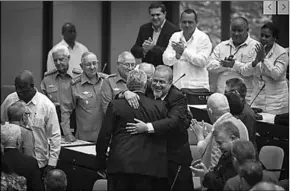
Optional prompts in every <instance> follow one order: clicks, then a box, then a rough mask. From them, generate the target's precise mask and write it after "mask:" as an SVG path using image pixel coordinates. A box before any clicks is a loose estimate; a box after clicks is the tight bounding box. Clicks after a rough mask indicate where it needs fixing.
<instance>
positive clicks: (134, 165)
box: [96, 70, 167, 190]
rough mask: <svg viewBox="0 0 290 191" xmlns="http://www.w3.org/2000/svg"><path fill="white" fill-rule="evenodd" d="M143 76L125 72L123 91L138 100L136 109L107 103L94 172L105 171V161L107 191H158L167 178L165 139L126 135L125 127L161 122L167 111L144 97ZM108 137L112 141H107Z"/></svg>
mask: <svg viewBox="0 0 290 191" xmlns="http://www.w3.org/2000/svg"><path fill="white" fill-rule="evenodd" d="M146 82H147V76H146V74H145V72H144V71H141V70H133V71H131V72H129V76H128V80H127V87H128V89H129V90H130V91H133V92H136V93H137V94H138V96H139V98H140V105H139V108H138V109H134V108H132V107H130V105H129V104H128V102H127V101H126V100H125V99H116V100H113V101H111V102H110V104H109V106H108V109H107V112H106V115H105V118H104V120H103V124H102V128H101V131H100V134H99V137H98V140H97V143H96V153H97V156H96V157H97V165H98V167H97V168H98V169H99V170H102V169H104V168H105V160H106V152H107V148H108V145H109V142H110V139H111V143H110V152H109V157H108V168H107V172H108V189H109V190H156V189H157V190H162V189H163V185H162V184H164V181H163V180H162V178H166V177H167V152H166V139H165V138H162V135H155V134H147V133H145V132H144V133H142V134H137V133H136V132H131V133H127V131H126V124H127V123H128V122H131V123H133V122H134V120H135V119H136V118H137V119H140V120H142V121H145V122H149V121H156V120H159V119H162V118H165V117H166V115H167V109H166V106H165V104H164V103H163V102H162V101H158V100H153V99H150V98H147V97H145V94H144V93H145V90H146ZM111 136H112V138H111Z"/></svg>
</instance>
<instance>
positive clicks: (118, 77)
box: [116, 73, 127, 83]
mask: <svg viewBox="0 0 290 191" xmlns="http://www.w3.org/2000/svg"><path fill="white" fill-rule="evenodd" d="M119 81H123V82H125V83H127V81H126V80H125V79H123V78H122V77H121V76H120V74H119V73H118V74H117V79H116V82H119Z"/></svg>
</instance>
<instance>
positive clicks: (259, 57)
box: [252, 43, 266, 67]
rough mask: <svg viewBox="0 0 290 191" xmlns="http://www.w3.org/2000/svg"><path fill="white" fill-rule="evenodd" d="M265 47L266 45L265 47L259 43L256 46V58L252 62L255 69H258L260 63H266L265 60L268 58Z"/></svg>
mask: <svg viewBox="0 0 290 191" xmlns="http://www.w3.org/2000/svg"><path fill="white" fill-rule="evenodd" d="M265 47H266V45H265V46H263V45H262V44H261V43H258V44H256V45H255V52H256V58H255V60H254V61H253V62H252V66H253V67H256V66H257V64H258V63H259V62H263V61H264V59H265V57H266V53H265Z"/></svg>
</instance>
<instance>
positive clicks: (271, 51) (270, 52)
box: [266, 42, 277, 58]
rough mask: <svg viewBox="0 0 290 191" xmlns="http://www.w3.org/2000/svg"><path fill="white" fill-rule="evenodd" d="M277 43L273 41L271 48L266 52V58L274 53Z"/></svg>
mask: <svg viewBox="0 0 290 191" xmlns="http://www.w3.org/2000/svg"><path fill="white" fill-rule="evenodd" d="M276 46H277V44H276V43H275V42H274V44H273V46H272V48H271V50H270V51H269V52H268V54H267V55H266V58H270V57H271V56H272V55H273V54H274V49H275V48H276Z"/></svg>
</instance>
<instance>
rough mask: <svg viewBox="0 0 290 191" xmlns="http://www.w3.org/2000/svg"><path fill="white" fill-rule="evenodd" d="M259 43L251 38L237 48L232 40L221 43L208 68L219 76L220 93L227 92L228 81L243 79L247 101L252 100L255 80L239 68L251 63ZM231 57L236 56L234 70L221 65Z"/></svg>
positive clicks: (218, 87) (214, 52)
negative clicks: (244, 74)
mask: <svg viewBox="0 0 290 191" xmlns="http://www.w3.org/2000/svg"><path fill="white" fill-rule="evenodd" d="M257 43H258V42H257V41H256V40H254V39H252V38H251V37H250V36H248V38H247V39H246V41H245V42H244V43H242V44H241V45H239V46H238V47H235V46H234V44H233V41H232V39H229V40H226V41H223V42H221V43H219V44H218V45H217V46H216V47H215V48H214V50H213V52H212V54H211V56H210V58H209V64H208V66H207V69H208V71H210V72H213V73H216V74H218V77H217V88H216V91H217V92H218V93H222V94H223V93H224V92H225V86H226V81H227V80H228V79H231V78H242V79H244V81H245V84H246V86H247V96H246V100H247V102H248V103H249V102H250V100H251V94H252V91H253V78H252V76H248V77H245V76H243V75H241V73H240V72H239V68H240V67H243V66H244V65H245V64H247V63H251V62H252V61H253V60H254V59H255V57H256V52H255V45H256V44H257ZM230 55H233V56H234V59H235V64H234V66H233V68H227V67H223V66H221V65H220V61H221V60H224V59H225V57H229V56H230Z"/></svg>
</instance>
